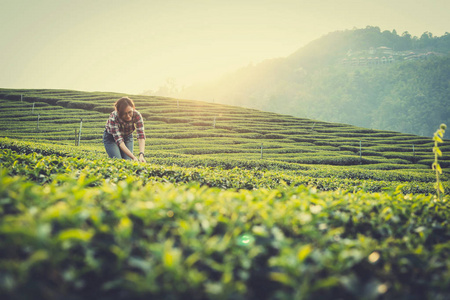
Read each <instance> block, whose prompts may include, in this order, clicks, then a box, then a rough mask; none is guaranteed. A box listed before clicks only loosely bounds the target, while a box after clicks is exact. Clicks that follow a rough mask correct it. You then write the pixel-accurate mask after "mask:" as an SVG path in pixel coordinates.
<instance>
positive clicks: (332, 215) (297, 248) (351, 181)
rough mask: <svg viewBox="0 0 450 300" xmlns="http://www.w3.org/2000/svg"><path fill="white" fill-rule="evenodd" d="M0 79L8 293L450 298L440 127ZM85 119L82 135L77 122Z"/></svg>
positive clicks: (1, 223)
mask: <svg viewBox="0 0 450 300" xmlns="http://www.w3.org/2000/svg"><path fill="white" fill-rule="evenodd" d="M121 96H122V95H118V94H113V93H86V92H78V91H65V90H7V89H0V116H1V118H0V132H1V133H0V298H1V299H80V300H81V299H93V298H95V299H202V300H203V299H286V300H290V299H315V300H316V299H373V300H375V299H438V300H444V299H449V298H450V288H449V287H450V273H449V270H450V224H449V220H450V210H449V208H450V207H449V205H450V204H449V203H450V202H449V200H450V198H449V196H448V194H449V192H450V191H449V186H450V181H449V161H450V160H449V153H450V148H449V143H448V142H449V141H448V140H444V143H442V144H440V145H439V148H440V150H441V151H442V152H443V156H441V157H439V163H440V165H441V166H442V167H443V174H441V175H440V180H441V182H442V183H443V188H444V192H445V195H444V196H443V195H441V196H440V197H437V196H436V189H435V182H436V175H435V172H434V171H433V170H431V168H430V166H431V164H432V162H433V161H434V154H433V152H432V148H433V145H434V143H433V141H432V139H431V137H418V136H412V135H406V134H400V133H395V132H387V131H377V130H371V129H364V128H357V127H354V126H349V125H345V124H334V123H326V122H320V121H315V120H307V119H300V118H295V117H292V116H284V115H277V114H273V113H267V112H261V111H256V110H251V109H244V108H239V107H230V106H224V105H220V104H214V103H204V102H198V101H190V100H177V99H169V98H161V97H146V96H131V98H132V99H133V100H134V101H135V103H136V106H137V109H138V110H139V111H140V112H141V113H142V114H143V116H144V118H145V127H146V135H147V140H146V153H147V157H148V163H137V162H132V161H124V160H112V159H109V158H107V157H106V154H105V151H104V149H103V145H102V143H101V135H102V131H103V128H104V125H105V122H106V119H107V117H108V115H109V113H110V112H111V111H112V105H113V103H114V101H115V100H117V99H118V98H120V97H121ZM81 119H82V120H83V122H82V130H81V133H82V134H81V143H80V145H79V146H75V141H76V138H75V130H79V128H80V120H81Z"/></svg>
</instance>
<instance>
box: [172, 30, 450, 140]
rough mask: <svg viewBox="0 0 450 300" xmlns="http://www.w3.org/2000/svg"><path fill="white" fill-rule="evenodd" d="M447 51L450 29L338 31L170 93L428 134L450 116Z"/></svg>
mask: <svg viewBox="0 0 450 300" xmlns="http://www.w3.org/2000/svg"><path fill="white" fill-rule="evenodd" d="M449 53H450V35H449V34H446V35H444V36H442V37H435V36H433V35H432V34H431V33H424V34H423V35H422V36H421V37H420V38H418V37H412V36H411V35H410V34H408V33H407V32H405V33H403V34H402V35H398V34H397V33H396V32H395V30H394V31H392V32H390V31H383V32H382V31H381V30H380V29H379V28H378V27H367V28H365V29H353V30H346V31H338V32H333V33H330V34H328V35H325V36H323V37H321V38H319V39H317V40H315V41H313V42H311V43H310V44H308V45H306V46H305V47H303V48H301V49H299V50H298V51H296V52H295V53H293V54H292V55H290V56H288V57H285V58H278V59H271V60H267V61H264V62H262V63H260V64H257V65H250V66H248V67H245V68H242V69H240V70H238V71H236V72H234V73H232V74H229V75H226V76H224V77H223V78H221V79H219V80H217V81H214V82H209V83H204V84H202V85H195V86H191V87H187V88H185V89H184V90H181V91H173V92H176V93H173V95H178V96H181V97H185V98H192V99H202V100H207V101H213V100H214V101H217V102H220V103H226V104H232V105H240V106H245V107H251V108H257V109H261V110H265V111H272V112H277V113H283V114H291V115H294V116H297V117H303V118H312V119H320V120H325V121H330V122H339V123H347V124H352V125H356V126H360V127H365V128H374V129H381V130H394V131H399V132H405V133H412V134H416V135H422V136H431V135H432V134H433V132H434V128H436V126H439V124H440V123H449V120H450V111H449V107H450V97H449V96H448V95H450V84H449V81H448V78H450V57H449ZM355 109H357V111H356V112H355Z"/></svg>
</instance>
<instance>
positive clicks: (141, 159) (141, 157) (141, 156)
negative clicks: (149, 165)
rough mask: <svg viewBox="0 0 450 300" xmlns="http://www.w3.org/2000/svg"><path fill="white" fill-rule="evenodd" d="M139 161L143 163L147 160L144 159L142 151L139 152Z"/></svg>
mask: <svg viewBox="0 0 450 300" xmlns="http://www.w3.org/2000/svg"><path fill="white" fill-rule="evenodd" d="M139 161H140V162H143V163H145V162H147V161H146V160H145V157H144V153H142V152H141V153H139Z"/></svg>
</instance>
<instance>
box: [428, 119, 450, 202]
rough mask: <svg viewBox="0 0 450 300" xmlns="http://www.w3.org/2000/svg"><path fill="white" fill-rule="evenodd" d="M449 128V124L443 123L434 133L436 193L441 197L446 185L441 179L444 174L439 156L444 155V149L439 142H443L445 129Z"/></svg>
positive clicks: (433, 166)
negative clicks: (442, 149) (440, 176)
mask: <svg viewBox="0 0 450 300" xmlns="http://www.w3.org/2000/svg"><path fill="white" fill-rule="evenodd" d="M446 129H447V125H445V124H441V126H440V127H439V129H438V130H436V132H435V133H434V136H433V141H434V147H433V153H434V162H433V165H432V168H433V170H436V193H437V196H438V198H439V199H441V197H440V193H444V187H443V185H442V182H441V181H440V180H439V175H440V174H442V169H441V166H440V164H439V162H438V156H442V151H441V149H439V146H438V144H439V143H443V142H444V141H443V140H442V139H443V138H444V134H445V130H446Z"/></svg>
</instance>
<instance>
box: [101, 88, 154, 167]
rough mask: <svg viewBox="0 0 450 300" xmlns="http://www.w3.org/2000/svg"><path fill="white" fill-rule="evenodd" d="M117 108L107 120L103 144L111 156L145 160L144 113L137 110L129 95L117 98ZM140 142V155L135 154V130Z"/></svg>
mask: <svg viewBox="0 0 450 300" xmlns="http://www.w3.org/2000/svg"><path fill="white" fill-rule="evenodd" d="M114 106H115V110H114V111H113V112H112V113H111V114H110V115H109V118H108V121H106V126H105V132H104V133H103V144H104V145H105V150H106V153H108V155H109V157H110V158H122V159H130V160H131V159H132V160H135V161H140V162H146V161H145V154H144V151H145V133H144V120H143V119H142V115H141V114H140V113H139V112H138V111H137V110H135V106H134V102H133V100H131V99H130V98H128V97H123V98H120V99H119V100H117V102H116V103H115V104H114ZM134 130H136V133H137V138H138V142H139V156H138V157H136V156H134V154H133V131H134Z"/></svg>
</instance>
